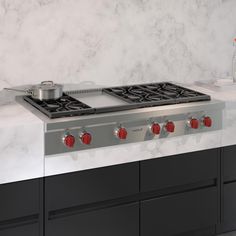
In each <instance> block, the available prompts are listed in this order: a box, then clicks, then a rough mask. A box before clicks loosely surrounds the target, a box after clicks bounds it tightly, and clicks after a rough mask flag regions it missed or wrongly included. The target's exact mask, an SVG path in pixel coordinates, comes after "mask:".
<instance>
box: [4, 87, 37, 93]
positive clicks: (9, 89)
mask: <svg viewBox="0 0 236 236" xmlns="http://www.w3.org/2000/svg"><path fill="white" fill-rule="evenodd" d="M4 90H7V91H15V92H21V93H26V94H30V95H32V94H33V91H32V90H31V89H26V90H23V89H14V88H4Z"/></svg>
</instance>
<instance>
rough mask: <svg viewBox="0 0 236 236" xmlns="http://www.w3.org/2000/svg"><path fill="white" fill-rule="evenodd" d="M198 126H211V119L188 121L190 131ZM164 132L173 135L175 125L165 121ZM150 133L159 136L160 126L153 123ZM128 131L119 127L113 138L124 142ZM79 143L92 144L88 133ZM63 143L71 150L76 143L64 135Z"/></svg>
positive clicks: (84, 134) (80, 136)
mask: <svg viewBox="0 0 236 236" xmlns="http://www.w3.org/2000/svg"><path fill="white" fill-rule="evenodd" d="M200 124H202V125H204V126H205V127H211V126H212V119H211V118H210V117H209V116H204V117H203V118H202V120H201V121H200V120H198V119H196V118H191V119H190V120H189V121H188V126H189V127H190V128H192V129H198V128H199V126H200ZM163 128H164V130H165V131H166V132H168V133H173V132H174V131H175V124H174V122H173V121H167V122H166V123H165V124H164V126H163ZM150 131H151V133H152V134H153V135H159V134H160V133H161V126H160V125H159V124H158V123H157V122H153V123H152V124H151V125H150ZM127 135H128V131H127V130H126V128H124V127H119V128H117V129H115V136H116V137H117V138H118V139H120V140H125V139H126V138H127ZM79 138H80V141H81V143H83V144H85V145H89V144H91V142H92V135H91V134H90V133H88V132H83V133H81V134H80V135H79ZM63 142H64V144H65V146H67V147H68V148H73V147H74V145H75V142H76V138H75V137H74V136H73V135H72V134H66V135H65V136H64V137H63Z"/></svg>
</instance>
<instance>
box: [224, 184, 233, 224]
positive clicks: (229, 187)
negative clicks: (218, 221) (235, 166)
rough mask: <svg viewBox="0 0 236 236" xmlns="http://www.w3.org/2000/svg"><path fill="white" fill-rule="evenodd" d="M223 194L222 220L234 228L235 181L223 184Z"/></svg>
mask: <svg viewBox="0 0 236 236" xmlns="http://www.w3.org/2000/svg"><path fill="white" fill-rule="evenodd" d="M223 194H224V196H223V222H228V224H229V223H231V224H232V227H234V228H236V183H229V184H225V185H224V189H223Z"/></svg>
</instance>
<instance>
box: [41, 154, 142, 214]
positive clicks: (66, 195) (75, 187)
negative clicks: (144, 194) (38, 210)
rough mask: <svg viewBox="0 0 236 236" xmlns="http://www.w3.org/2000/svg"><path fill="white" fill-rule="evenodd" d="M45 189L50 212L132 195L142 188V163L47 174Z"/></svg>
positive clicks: (47, 208) (47, 206) (47, 207)
mask: <svg viewBox="0 0 236 236" xmlns="http://www.w3.org/2000/svg"><path fill="white" fill-rule="evenodd" d="M108 158H109V157H108ZM45 191H46V210H47V211H50V210H56V209H61V208H68V207H73V206H77V205H82V204H88V203H93V202H99V201H105V200H109V199H115V198H119V197H124V196H128V195H132V194H135V193H137V192H138V191H139V164H138V163H131V164H124V165H117V166H111V167H104V168H98V169H92V170H86V171H81V172H75V173H69V174H63V175H58V176H51V177H47V178H46V179H45Z"/></svg>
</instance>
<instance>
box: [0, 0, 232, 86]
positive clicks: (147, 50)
mask: <svg viewBox="0 0 236 236" xmlns="http://www.w3.org/2000/svg"><path fill="white" fill-rule="evenodd" d="M235 36H236V0H0V89H2V88H3V87H5V86H19V85H24V84H33V83H39V82H40V81H42V80H54V81H56V82H58V83H82V82H85V81H90V82H91V83H96V84H101V85H106V86H110V85H122V84H132V83H144V82H153V81H166V80H171V81H176V82H184V83H191V82H193V81H196V80H209V79H213V78H219V77H224V76H227V75H229V74H230V73H231V58H232V54H233V47H232V40H233V38H234V37H235Z"/></svg>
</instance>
